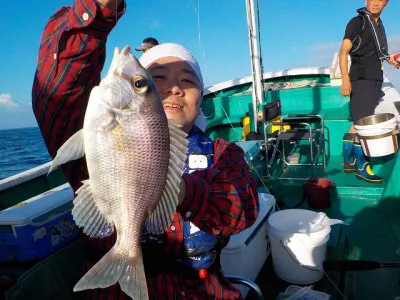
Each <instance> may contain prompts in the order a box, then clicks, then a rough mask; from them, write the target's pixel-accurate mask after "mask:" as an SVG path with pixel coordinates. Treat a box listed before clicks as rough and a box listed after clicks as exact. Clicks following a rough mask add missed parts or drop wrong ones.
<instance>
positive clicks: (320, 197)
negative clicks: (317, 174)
mask: <svg viewBox="0 0 400 300" xmlns="http://www.w3.org/2000/svg"><path fill="white" fill-rule="evenodd" d="M334 186H335V184H334V183H333V182H332V181H331V180H329V179H328V178H310V179H309V180H307V181H306V182H304V184H303V190H304V195H305V197H306V198H307V203H308V206H309V207H310V208H313V209H326V208H329V207H331V188H332V187H334Z"/></svg>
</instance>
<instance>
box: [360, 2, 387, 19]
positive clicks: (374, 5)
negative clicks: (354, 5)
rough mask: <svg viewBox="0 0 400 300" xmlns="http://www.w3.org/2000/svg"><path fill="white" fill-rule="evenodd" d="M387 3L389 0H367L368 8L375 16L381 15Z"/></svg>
mask: <svg viewBox="0 0 400 300" xmlns="http://www.w3.org/2000/svg"><path fill="white" fill-rule="evenodd" d="M387 4H388V0H365V6H366V7H367V10H368V11H369V12H370V13H371V15H372V16H374V17H379V16H380V14H381V12H382V10H383V9H384V8H385V7H386V5H387Z"/></svg>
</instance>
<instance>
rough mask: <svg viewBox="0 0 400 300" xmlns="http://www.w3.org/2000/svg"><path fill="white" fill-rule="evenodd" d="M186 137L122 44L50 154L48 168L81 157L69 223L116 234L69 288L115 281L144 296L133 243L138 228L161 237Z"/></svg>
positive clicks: (174, 202) (180, 169) (137, 250)
mask: <svg viewBox="0 0 400 300" xmlns="http://www.w3.org/2000/svg"><path fill="white" fill-rule="evenodd" d="M186 151H187V141H186V134H185V133H184V132H183V131H182V130H181V129H180V126H179V125H177V124H175V123H174V122H173V121H169V120H167V118H166V115H165V112H164V108H163V106H162V102H161V100H160V98H159V97H158V94H157V92H156V89H155V86H154V84H153V82H152V79H151V76H150V75H149V73H148V72H147V71H146V70H145V69H144V68H143V67H142V66H141V65H140V63H139V62H138V61H137V59H136V58H135V57H134V56H133V55H132V53H131V52H130V48H129V47H125V48H124V49H123V50H122V51H121V52H120V51H119V50H118V49H116V51H115V53H114V57H113V61H112V63H111V66H110V70H109V72H108V74H107V76H106V77H105V78H104V79H103V80H102V81H101V83H100V85H99V86H97V87H95V88H94V89H93V90H92V92H91V95H90V98H89V102H88V107H87V110H86V114H85V119H84V126H83V129H82V130H81V131H79V132H77V133H76V134H75V135H74V136H72V137H71V138H70V139H69V140H68V141H67V142H66V143H65V144H64V145H63V146H62V147H61V148H60V149H59V151H58V152H57V156H56V158H55V159H54V161H53V166H56V165H60V164H62V163H65V162H67V161H69V160H71V159H76V158H79V157H81V156H83V154H85V155H86V162H87V167H88V172H89V179H88V180H86V181H84V182H83V185H82V187H81V188H80V189H79V190H78V191H77V197H76V198H75V200H74V208H73V211H72V213H73V216H74V220H75V222H76V224H77V225H78V226H81V227H83V231H84V233H86V234H87V235H89V236H91V237H104V236H107V235H109V234H111V233H112V232H113V229H114V226H115V229H116V231H117V240H116V243H115V245H114V247H113V248H112V249H111V250H110V251H109V252H108V253H107V254H106V255H105V256H104V257H103V258H102V259H101V260H100V261H99V262H98V263H97V264H96V265H95V266H94V267H93V268H92V269H90V270H89V271H88V272H87V273H86V274H85V275H84V276H83V277H82V278H81V280H80V281H79V282H78V283H77V284H76V286H75V288H74V291H79V290H84V289H93V288H105V287H108V286H110V285H112V284H115V283H116V282H119V284H120V286H121V288H122V290H123V291H124V292H125V293H127V294H128V295H129V296H130V297H131V298H133V299H148V295H147V286H146V278H145V274H144V268H143V260H142V253H141V245H140V236H141V233H142V230H143V228H144V226H145V227H146V229H147V230H148V231H150V232H154V233H162V232H163V231H164V229H165V228H166V227H167V226H168V225H169V223H170V222H171V220H172V217H173V213H174V211H175V209H176V206H177V204H178V203H177V201H178V194H179V184H180V181H181V180H182V179H181V178H182V177H181V176H182V174H183V167H184V160H185V156H186Z"/></svg>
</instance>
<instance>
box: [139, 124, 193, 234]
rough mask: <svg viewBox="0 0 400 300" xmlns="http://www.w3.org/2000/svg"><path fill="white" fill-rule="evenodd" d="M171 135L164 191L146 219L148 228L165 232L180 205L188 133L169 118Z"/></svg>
mask: <svg viewBox="0 0 400 300" xmlns="http://www.w3.org/2000/svg"><path fill="white" fill-rule="evenodd" d="M168 127H169V136H170V156H169V165H168V174H167V180H166V184H165V188H164V192H163V194H162V196H161V199H160V201H159V202H158V204H157V206H156V208H155V209H154V211H153V213H152V214H151V215H150V216H149V217H148V218H147V220H146V224H145V226H146V230H147V231H148V232H151V233H163V232H164V231H165V228H166V227H167V226H168V225H169V224H170V223H171V221H172V218H173V214H174V212H175V211H176V207H177V205H178V195H179V186H180V183H181V181H182V174H183V169H184V166H185V159H186V153H187V148H188V147H187V145H188V141H187V139H186V136H187V134H186V133H185V132H184V131H182V129H181V126H180V125H178V124H177V123H176V122H175V121H173V120H168Z"/></svg>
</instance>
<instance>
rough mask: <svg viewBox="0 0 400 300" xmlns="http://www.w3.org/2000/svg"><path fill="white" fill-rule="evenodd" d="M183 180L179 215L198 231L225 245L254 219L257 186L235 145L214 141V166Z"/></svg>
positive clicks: (241, 151)
mask: <svg viewBox="0 0 400 300" xmlns="http://www.w3.org/2000/svg"><path fill="white" fill-rule="evenodd" d="M183 178H184V181H185V184H184V189H183V192H182V194H184V195H185V197H184V198H183V201H182V203H181V205H180V206H179V207H178V212H179V213H180V214H181V215H182V216H183V218H184V219H185V220H189V221H191V222H193V223H194V224H195V225H196V226H198V227H199V228H200V229H201V230H203V231H205V232H208V233H211V234H213V235H215V236H216V237H217V238H219V239H221V240H224V241H225V242H228V241H229V237H230V236H231V235H232V234H237V233H239V232H241V231H242V230H244V229H246V228H248V227H250V226H251V225H253V223H254V222H255V220H256V219H257V216H258V212H259V202H258V195H257V191H256V183H255V180H254V179H253V178H252V177H251V176H250V172H249V168H248V165H247V163H246V161H245V160H244V152H243V150H242V149H241V148H240V147H238V146H237V145H235V144H234V143H230V142H227V141H224V140H222V139H216V140H215V142H214V163H213V165H212V166H211V167H210V168H208V169H206V170H201V171H195V172H193V173H191V174H184V175H183Z"/></svg>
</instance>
